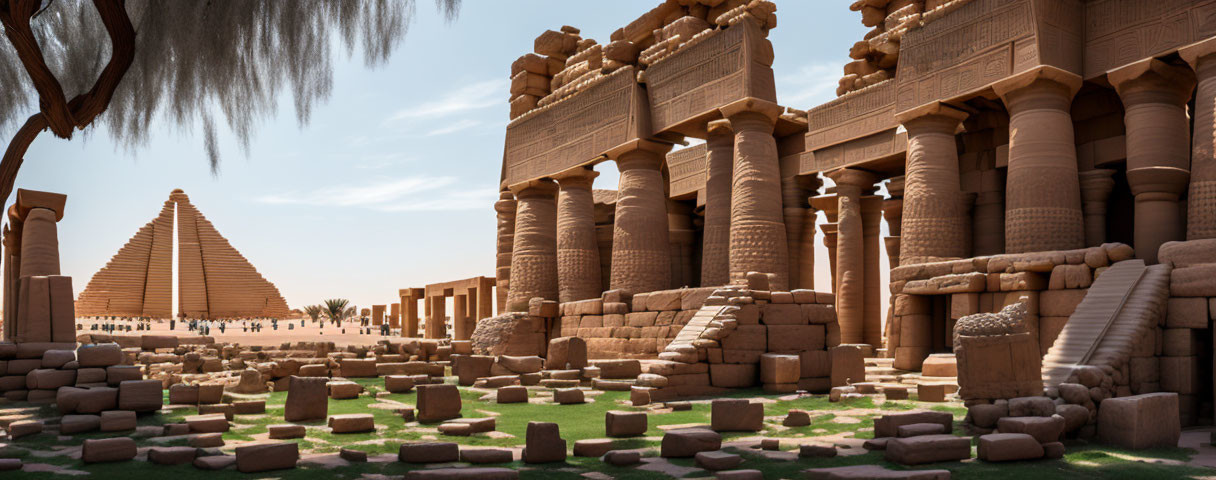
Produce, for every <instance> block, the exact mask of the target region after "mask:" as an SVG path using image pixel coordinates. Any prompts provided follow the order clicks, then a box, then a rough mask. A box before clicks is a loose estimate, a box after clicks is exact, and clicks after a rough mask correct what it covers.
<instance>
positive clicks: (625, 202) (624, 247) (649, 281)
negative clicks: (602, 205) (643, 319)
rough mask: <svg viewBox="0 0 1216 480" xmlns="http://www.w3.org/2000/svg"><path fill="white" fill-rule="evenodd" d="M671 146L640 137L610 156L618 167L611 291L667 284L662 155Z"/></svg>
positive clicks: (665, 286)
mask: <svg viewBox="0 0 1216 480" xmlns="http://www.w3.org/2000/svg"><path fill="white" fill-rule="evenodd" d="M670 148H671V146H670V145H664V144H659V143H655V142H650V141H645V140H639V141H638V142H637V143H636V145H632V146H630V147H629V148H628V149H626V150H624V151H622V152H621V153H618V154H615V155H614V157H615V160H616V165H617V168H618V169H620V172H621V176H620V186H619V188H618V189H617V201H616V222H615V224H614V226H613V233H612V272H611V277H610V278H611V284H610V285H609V289H610V290H624V291H626V292H628V293H642V292H652V291H655V290H666V289H668V288H669V286H670V285H671V259H670V258H669V257H670V255H671V248H670V243H671V242H670V241H669V238H668V233H667V199H666V198H665V193H664V192H666V189H665V188H664V180H663V174H662V172H661V171H660V170H659V168H660V167H661V166H662V165H663V158H664V157H663V155H664V154H665V153H666V152H667V150H669V149H670Z"/></svg>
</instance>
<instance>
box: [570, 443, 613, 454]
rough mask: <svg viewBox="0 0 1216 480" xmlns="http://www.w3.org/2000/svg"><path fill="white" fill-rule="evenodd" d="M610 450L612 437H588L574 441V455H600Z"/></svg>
mask: <svg viewBox="0 0 1216 480" xmlns="http://www.w3.org/2000/svg"><path fill="white" fill-rule="evenodd" d="M610 450H612V439H608V438H589V439H584V440H576V441H575V442H574V456H576V457H600V456H603V455H604V454H605V453H608V452H609V451H610Z"/></svg>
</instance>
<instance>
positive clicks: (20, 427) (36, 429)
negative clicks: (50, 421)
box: [8, 420, 42, 440]
mask: <svg viewBox="0 0 1216 480" xmlns="http://www.w3.org/2000/svg"><path fill="white" fill-rule="evenodd" d="M39 433H42V420H18V421H16V422H12V423H10V424H8V437H9V438H10V439H12V440H16V439H18V438H21V437H28V436H30V435H35V434H39Z"/></svg>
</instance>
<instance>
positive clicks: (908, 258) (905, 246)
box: [899, 104, 968, 265]
mask: <svg viewBox="0 0 1216 480" xmlns="http://www.w3.org/2000/svg"><path fill="white" fill-rule="evenodd" d="M967 115H968V114H967V112H964V111H961V110H958V109H955V108H953V107H950V106H949V105H943V104H935V105H933V106H932V108H929V109H920V110H917V111H915V112H913V113H912V114H906V115H904V116H902V117H901V118H900V122H902V123H903V125H904V127H905V128H907V130H908V155H907V169H906V173H905V174H904V212H903V225H902V227H901V228H900V230H901V235H900V241H899V254H900V259H899V263H900V265H910V264H916V263H925V262H933V261H939V260H952V259H957V258H963V257H965V256H966V253H967V243H966V235H967V232H966V229H967V223H968V222H967V217H966V212H965V210H964V209H965V206H964V205H963V201H962V198H963V191H962V188H961V186H960V182H959V173H958V146H957V144H956V143H955V141H954V132H955V131H957V130H958V127H959V124H960V123H961V122H962V121H963V120H966V119H967Z"/></svg>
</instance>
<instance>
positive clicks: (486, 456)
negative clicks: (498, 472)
mask: <svg viewBox="0 0 1216 480" xmlns="http://www.w3.org/2000/svg"><path fill="white" fill-rule="evenodd" d="M512 460H513V458H512V453H511V450H510V449H506V448H462V449H460V461H462V462H468V463H511V461H512Z"/></svg>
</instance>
